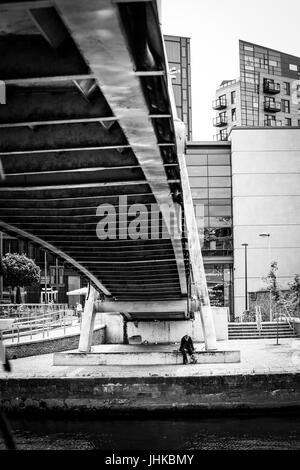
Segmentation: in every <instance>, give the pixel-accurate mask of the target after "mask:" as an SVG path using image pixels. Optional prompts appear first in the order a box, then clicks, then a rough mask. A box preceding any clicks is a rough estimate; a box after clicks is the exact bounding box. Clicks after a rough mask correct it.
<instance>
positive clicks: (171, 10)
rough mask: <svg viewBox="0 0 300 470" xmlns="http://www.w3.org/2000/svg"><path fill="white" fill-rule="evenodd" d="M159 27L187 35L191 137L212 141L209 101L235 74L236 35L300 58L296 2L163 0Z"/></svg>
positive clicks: (299, 8)
mask: <svg viewBox="0 0 300 470" xmlns="http://www.w3.org/2000/svg"><path fill="white" fill-rule="evenodd" d="M162 30H163V33H164V34H170V35H175V36H186V37H190V38H191V72H192V118H193V140H194V141H197V140H202V141H204V140H212V138H213V135H214V134H216V130H215V129H214V128H213V126H212V119H213V117H214V116H215V114H214V111H213V110H212V107H211V106H212V101H213V100H214V98H215V91H216V89H217V88H218V86H219V85H220V83H221V82H222V81H223V80H230V79H234V78H238V76H239V50H238V49H239V44H238V41H239V39H243V40H245V41H249V42H253V43H256V44H259V45H262V46H266V47H269V48H272V49H276V50H279V51H281V52H286V53H287V54H292V55H296V56H299V57H300V1H299V0H248V1H246V0H225V1H224V0H162Z"/></svg>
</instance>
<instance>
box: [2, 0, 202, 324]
mask: <svg viewBox="0 0 300 470" xmlns="http://www.w3.org/2000/svg"><path fill="white" fill-rule="evenodd" d="M0 57H1V60H0V79H1V80H2V83H3V82H4V83H5V88H6V104H2V105H0V134H1V137H0V153H1V155H0V158H1V162H2V182H1V185H0V227H1V230H3V231H5V232H7V233H10V234H14V235H16V236H18V237H20V238H23V239H26V240H30V241H31V242H32V243H34V244H37V245H39V246H42V247H44V248H45V249H47V250H50V251H53V252H55V253H56V254H57V255H58V256H60V257H61V258H63V259H64V260H65V262H66V263H69V264H70V265H72V267H73V268H74V269H77V270H78V271H79V272H80V273H81V274H83V275H85V276H86V278H88V279H89V281H90V282H91V284H92V285H93V286H94V287H95V288H96V289H97V290H98V291H99V292H100V291H101V292H102V293H103V294H104V295H105V296H107V297H110V298H111V299H113V300H118V301H120V302H126V301H129V302H138V301H146V302H148V301H158V302H160V301H164V302H165V301H168V300H172V301H176V300H178V301H181V302H182V301H186V300H187V299H188V298H190V297H191V295H190V293H191V282H190V274H191V272H192V276H193V284H194V285H196V297H197V298H198V300H199V302H200V304H201V303H202V304H203V305H207V303H206V299H205V295H206V293H207V291H206V282H205V277H204V275H203V273H204V271H203V263H202V258H201V251H200V253H199V250H198V252H197V249H196V252H193V250H195V246H198V245H197V243H198V244H199V242H198V241H197V243H196V244H195V243H193V237H194V242H195V237H196V231H195V220H194V216H193V215H192V211H193V210H192V202H191V196H190V189H189V185H188V180H187V176H186V168H185V163H184V158H182V159H181V158H180V156H183V155H181V154H183V150H182V149H181V151H180V152H179V146H178V142H179V141H178V132H177V131H176V125H175V124H176V122H175V121H176V116H175V114H174V109H175V108H174V103H173V101H172V96H171V93H172V92H171V91H170V77H169V76H168V69H167V60H166V56H165V52H164V45H163V39H162V34H161V30H160V24H159V17H158V12H157V4H156V1H152V0H151V1H141V0H140V1H135V2H132V1H128V2H126V1H123V0H116V1H114V0H89V1H88V2H86V1H79V0H55V1H44V0H41V1H38V0H36V1H18V2H2V1H1V2H0ZM181 145H182V134H181ZM134 205H135V206H134ZM178 208H179V209H181V210H178ZM170 213H171V214H173V215H171V220H170ZM108 216H109V217H108ZM105 217H107V219H105ZM105 220H106V222H107V224H106V225H105V223H104V221H105ZM191 221H192V222H191ZM137 222H139V223H137ZM174 226H176V227H177V228H178V227H179V228H180V230H181V231H180V235H179V236H178V230H174ZM184 226H186V227H187V230H186V231H185V228H184ZM105 230H107V231H108V235H109V236H107V237H106V238H105V233H106V232H105ZM130 230H131V231H130ZM137 232H139V234H138V235H137ZM197 237H198V235H197ZM199 246H200V245H199ZM193 266H194V268H193ZM197 266H198V268H197ZM191 268H192V269H191ZM196 271H197V272H196ZM197 276H198V281H197ZM201 276H202V277H201ZM197 286H198V291H197ZM197 292H198V293H197ZM158 310H159V309H158ZM181 310H182V309H180V311H181ZM158 315H159V311H156V313H153V318H156V317H157V316H158ZM163 315H164V318H165V317H166V315H167V314H166V311H164V312H163ZM172 315H173V316H175V317H176V318H177V317H178V311H177V312H174V311H173V312H170V316H171V317H172ZM186 315H188V309H186V310H185V311H183V312H182V316H186ZM150 317H151V315H150Z"/></svg>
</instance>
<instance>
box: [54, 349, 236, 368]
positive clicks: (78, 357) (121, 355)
mask: <svg viewBox="0 0 300 470" xmlns="http://www.w3.org/2000/svg"><path fill="white" fill-rule="evenodd" d="M121 349H124V348H121ZM195 357H196V359H197V363H198V364H228V363H238V362H240V361H241V355H240V351H210V352H206V351H196V352H195ZM182 363H183V359H182V354H181V353H179V352H178V351H177V350H176V351H174V350H173V351H172V350H170V351H159V350H155V348H153V349H152V350H148V351H143V350H141V351H139V350H138V349H137V350H136V351H130V350H129V351H124V350H120V351H110V352H109V351H107V352H92V353H88V354H83V353H79V352H59V353H54V355H53V365H55V366H94V365H103V366H106V365H107V366H108V365H109V366H112V365H117V366H123V365H124V366H125V365H126V366H127V365H130V366H133V365H160V364H161V365H172V364H178V365H180V364H182Z"/></svg>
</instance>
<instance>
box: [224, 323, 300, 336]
mask: <svg viewBox="0 0 300 470" xmlns="http://www.w3.org/2000/svg"><path fill="white" fill-rule="evenodd" d="M295 336H296V334H295V332H294V330H293V328H292V327H291V326H290V325H289V324H288V323H287V322H279V323H278V337H279V338H293V337H295ZM276 337H277V323H276V322H263V323H262V330H261V331H260V332H259V330H258V328H257V325H256V323H229V324H228V339H267V338H276Z"/></svg>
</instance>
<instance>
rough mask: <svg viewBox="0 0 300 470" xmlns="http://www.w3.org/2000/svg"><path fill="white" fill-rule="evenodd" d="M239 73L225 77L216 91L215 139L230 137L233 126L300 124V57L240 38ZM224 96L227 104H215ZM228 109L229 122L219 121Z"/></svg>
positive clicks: (287, 125) (288, 125)
mask: <svg viewBox="0 0 300 470" xmlns="http://www.w3.org/2000/svg"><path fill="white" fill-rule="evenodd" d="M239 50H240V77H239V79H237V80H231V81H228V80H225V81H223V82H222V83H221V85H220V88H219V89H218V90H217V92H216V101H214V102H213V108H214V109H216V110H217V111H218V113H217V118H216V119H215V121H214V126H215V127H221V129H220V130H219V132H218V134H216V135H215V140H217V141H222V140H228V136H229V134H230V130H231V129H232V127H233V126H245V127H262V126H267V127H269V126H271V127H278V126H280V127H281V126H286V127H291V126H298V121H299V114H300V96H299V94H298V95H297V86H299V83H300V82H299V73H300V58H299V57H295V56H291V55H289V54H284V53H282V52H279V51H275V50H273V49H268V48H266V47H263V46H259V45H256V44H252V43H247V42H245V41H240V42H239ZM219 98H222V99H223V100H224V102H225V103H226V104H225V106H216V103H217V104H218V103H219V101H218V100H219ZM220 111H222V112H226V111H227V115H226V117H227V122H225V121H224V122H223V124H224V125H223V126H222V125H221V123H220V122H219V119H220Z"/></svg>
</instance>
